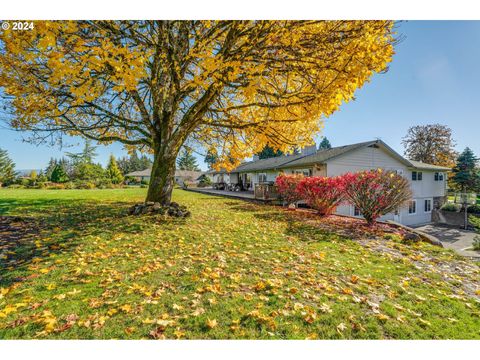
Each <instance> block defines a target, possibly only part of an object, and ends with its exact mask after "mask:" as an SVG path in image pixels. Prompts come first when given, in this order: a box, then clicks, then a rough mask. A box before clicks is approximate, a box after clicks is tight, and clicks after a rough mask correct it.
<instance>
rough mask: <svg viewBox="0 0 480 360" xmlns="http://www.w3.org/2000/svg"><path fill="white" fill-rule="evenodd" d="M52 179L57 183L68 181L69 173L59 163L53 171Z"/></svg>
mask: <svg viewBox="0 0 480 360" xmlns="http://www.w3.org/2000/svg"><path fill="white" fill-rule="evenodd" d="M51 181H53V182H55V183H65V182H67V181H68V175H67V173H66V172H65V169H64V168H63V165H62V164H57V166H55V169H53V171H52V176H51Z"/></svg>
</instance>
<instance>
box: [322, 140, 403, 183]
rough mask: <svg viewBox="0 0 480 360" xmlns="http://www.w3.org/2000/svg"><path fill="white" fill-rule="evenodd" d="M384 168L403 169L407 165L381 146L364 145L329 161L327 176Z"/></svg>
mask: <svg viewBox="0 0 480 360" xmlns="http://www.w3.org/2000/svg"><path fill="white" fill-rule="evenodd" d="M378 168H382V169H385V170H402V171H403V173H406V171H407V167H406V166H405V165H404V164H403V163H402V162H400V161H399V160H397V159H395V158H393V157H392V156H391V155H389V154H388V153H387V152H385V151H384V150H382V149H380V148H378V149H377V148H373V147H363V148H360V149H357V150H353V151H350V152H348V153H346V154H344V155H341V156H339V157H336V158H333V159H331V160H328V161H327V176H338V175H342V174H345V173H347V172H358V171H363V170H371V169H378Z"/></svg>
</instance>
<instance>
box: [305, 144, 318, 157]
mask: <svg viewBox="0 0 480 360" xmlns="http://www.w3.org/2000/svg"><path fill="white" fill-rule="evenodd" d="M316 152H317V145H316V144H313V145H310V146H305V147H304V148H302V152H301V154H302V155H312V154H315V153H316Z"/></svg>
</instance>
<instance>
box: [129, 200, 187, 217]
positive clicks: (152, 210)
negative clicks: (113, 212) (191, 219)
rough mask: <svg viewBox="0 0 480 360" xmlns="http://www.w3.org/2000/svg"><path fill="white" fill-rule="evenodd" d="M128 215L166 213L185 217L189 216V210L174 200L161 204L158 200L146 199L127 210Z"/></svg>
mask: <svg viewBox="0 0 480 360" xmlns="http://www.w3.org/2000/svg"><path fill="white" fill-rule="evenodd" d="M128 213H129V215H146V214H150V215H165V214H166V215H168V216H171V217H178V218H185V217H188V216H190V211H188V210H187V208H186V207H185V206H183V205H179V204H178V203H176V202H172V203H170V205H167V206H162V205H161V204H160V203H159V202H153V201H147V202H146V203H143V204H135V205H133V206H132V207H131V208H130V209H129V210H128Z"/></svg>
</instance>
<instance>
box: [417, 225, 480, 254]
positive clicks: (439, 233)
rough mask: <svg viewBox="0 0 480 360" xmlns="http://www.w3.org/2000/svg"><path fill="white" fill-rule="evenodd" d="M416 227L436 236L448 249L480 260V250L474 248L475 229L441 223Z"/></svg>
mask: <svg viewBox="0 0 480 360" xmlns="http://www.w3.org/2000/svg"><path fill="white" fill-rule="evenodd" d="M416 229H418V230H420V231H423V232H425V233H427V234H430V235H433V236H435V237H436V238H437V239H438V240H440V241H441V242H442V244H443V246H445V247H446V248H447V249H453V250H455V251H456V252H457V253H458V254H460V255H463V256H467V257H473V258H476V259H479V260H480V251H474V250H473V249H472V243H473V238H474V237H475V235H476V233H475V232H474V231H470V230H463V229H460V228H456V227H449V226H442V225H439V224H427V225H422V226H419V227H416Z"/></svg>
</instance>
